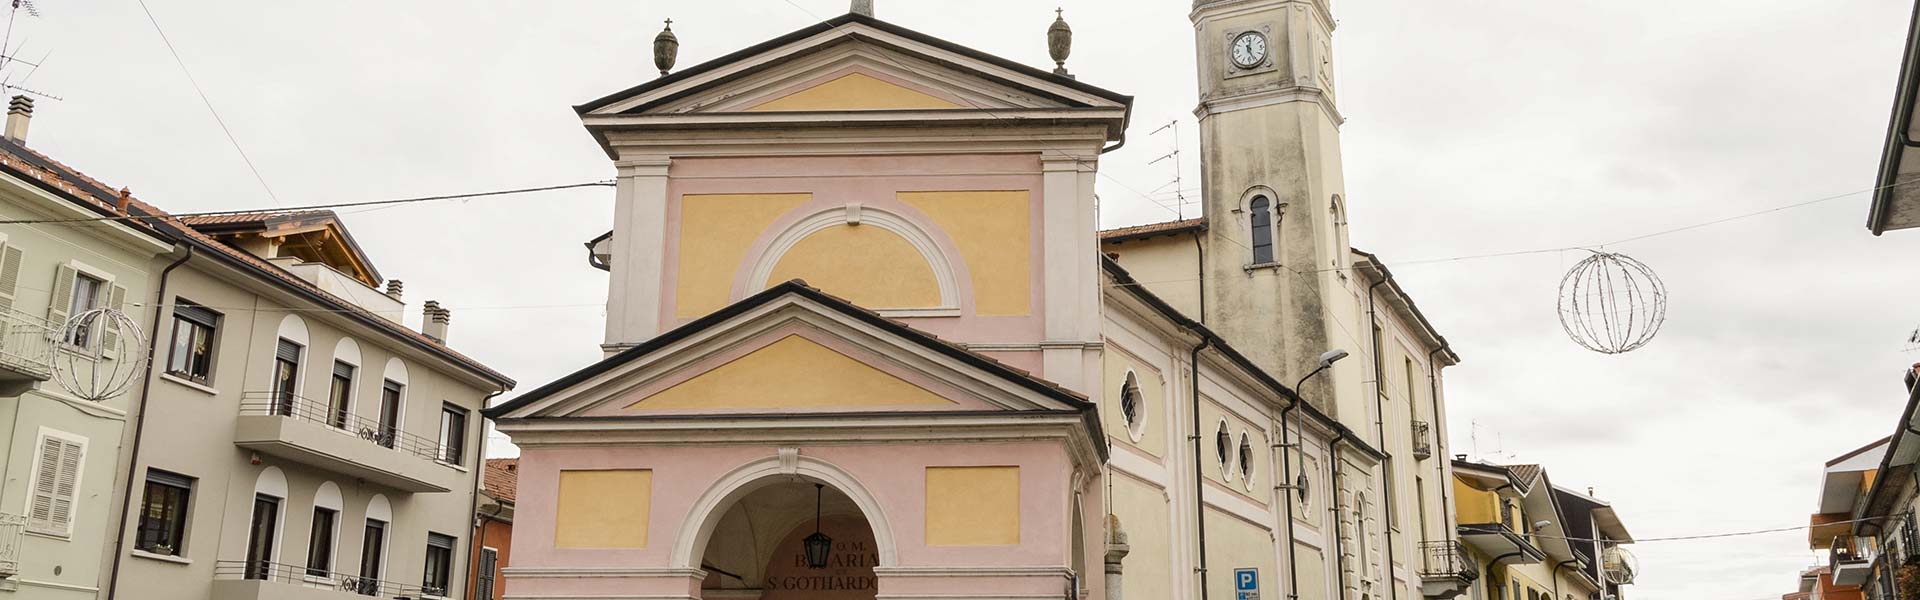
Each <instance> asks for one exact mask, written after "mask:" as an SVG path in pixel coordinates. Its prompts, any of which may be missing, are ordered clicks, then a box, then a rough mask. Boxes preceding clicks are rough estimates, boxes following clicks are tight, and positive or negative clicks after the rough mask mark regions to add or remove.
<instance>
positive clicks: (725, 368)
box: [600, 332, 960, 414]
mask: <svg viewBox="0 0 1920 600" xmlns="http://www.w3.org/2000/svg"><path fill="white" fill-rule="evenodd" d="M819 338H820V336H818V335H817V334H809V333H804V332H792V333H787V334H786V335H784V336H780V337H778V338H777V339H773V340H771V341H770V342H767V341H764V340H763V341H762V343H761V344H755V345H746V346H742V347H741V348H738V349H735V350H732V351H729V352H726V353H723V354H721V355H720V356H717V357H714V358H711V359H708V360H707V361H703V362H704V363H705V364H701V365H694V366H692V367H690V368H689V369H688V372H687V373H684V374H681V375H679V376H675V377H668V378H665V379H663V380H662V381H661V382H659V383H656V384H654V385H649V386H646V387H644V388H642V389H641V390H639V391H636V392H634V393H632V394H629V395H627V396H625V397H624V398H622V399H621V400H618V401H616V402H615V403H614V404H619V403H622V402H625V403H626V404H625V405H624V406H621V407H620V408H619V409H618V413H619V414H657V413H662V412H708V411H729V412H730V411H747V412H758V411H776V412H799V411H836V412H846V411H862V410H880V409H891V410H926V409H929V408H932V409H942V410H953V409H956V408H960V406H959V403H957V402H955V401H953V400H949V399H947V398H944V397H942V396H941V395H939V394H937V393H934V392H933V391H930V390H928V389H927V387H923V385H927V384H915V383H913V382H911V381H909V380H908V377H912V376H911V375H908V374H895V373H890V372H888V371H887V370H884V369H881V368H879V367H876V366H874V365H872V364H869V363H868V362H866V361H863V360H861V359H859V358H855V357H854V356H852V355H855V354H862V352H860V351H858V350H853V349H847V348H842V349H836V348H833V347H830V346H829V345H828V344H832V343H833V342H832V341H831V340H823V339H819ZM823 342H824V343H823ZM629 400H631V402H628V401H629ZM609 408H611V407H609ZM600 412H605V411H604V410H603V411H600Z"/></svg>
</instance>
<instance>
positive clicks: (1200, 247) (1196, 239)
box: [1193, 231, 1293, 410]
mask: <svg viewBox="0 0 1920 600" xmlns="http://www.w3.org/2000/svg"><path fill="white" fill-rule="evenodd" d="M1193 253H1194V254H1193V255H1194V256H1195V257H1196V258H1195V259H1194V260H1196V261H1197V262H1198V265H1199V267H1200V268H1199V269H1198V271H1199V273H1200V280H1199V281H1196V282H1194V285H1196V286H1199V291H1200V318H1199V319H1196V320H1197V321H1200V323H1201V324H1203V325H1204V324H1206V322H1207V246H1206V245H1205V244H1202V243H1200V232H1199V231H1195V232H1193ZM1287 409H1288V410H1292V409H1293V408H1292V407H1288V408H1287Z"/></svg>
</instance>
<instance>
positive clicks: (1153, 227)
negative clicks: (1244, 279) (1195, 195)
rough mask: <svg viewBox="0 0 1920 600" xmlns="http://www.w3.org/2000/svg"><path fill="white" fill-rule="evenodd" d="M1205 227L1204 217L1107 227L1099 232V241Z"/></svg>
mask: <svg viewBox="0 0 1920 600" xmlns="http://www.w3.org/2000/svg"><path fill="white" fill-rule="evenodd" d="M1206 228H1207V219H1206V218H1205V217H1200V218H1194V219H1186V220H1181V221H1166V222H1163V223H1148V224H1146V225H1134V226H1132V227H1121V228H1119V229H1108V230H1105V231H1102V232H1100V241H1101V243H1107V244H1112V243H1118V242H1125V241H1131V240H1139V239H1146V238H1150V237H1153V236H1156V235H1168V234H1173V233H1185V232H1188V231H1200V230H1204V229H1206Z"/></svg>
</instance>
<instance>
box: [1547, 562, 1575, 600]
mask: <svg viewBox="0 0 1920 600" xmlns="http://www.w3.org/2000/svg"><path fill="white" fill-rule="evenodd" d="M1577 562H1580V559H1578V558H1575V559H1572V560H1563V561H1560V563H1559V564H1556V565H1553V570H1552V571H1548V572H1547V574H1549V575H1552V576H1553V598H1554V599H1555V600H1557V599H1558V598H1559V597H1560V570H1561V569H1565V568H1567V565H1570V564H1573V563H1577Z"/></svg>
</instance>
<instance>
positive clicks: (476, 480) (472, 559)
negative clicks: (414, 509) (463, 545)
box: [428, 316, 507, 600]
mask: <svg viewBox="0 0 1920 600" xmlns="http://www.w3.org/2000/svg"><path fill="white" fill-rule="evenodd" d="M428 318H429V319H431V318H432V317H431V316H429V317H428ZM505 393H507V388H500V389H498V390H494V392H493V393H491V394H487V397H485V398H481V399H480V409H481V410H486V408H487V405H488V404H490V403H492V402H493V399H494V397H495V396H499V395H501V394H505ZM474 414H479V413H474ZM486 423H487V418H486V417H485V416H481V417H480V447H479V448H476V449H475V452H477V453H478V454H477V455H476V456H475V457H474V458H475V459H476V460H475V461H474V463H473V496H472V498H473V501H472V503H473V506H471V507H469V508H468V509H467V514H469V515H479V514H480V491H481V490H483V489H485V488H486V483H487V439H488V438H491V437H493V436H490V435H487V425H486ZM505 510H506V507H504V506H503V507H501V508H500V510H499V511H495V512H494V513H493V515H494V516H496V517H497V516H500V512H502V511H505ZM486 536H487V530H486V529H481V530H480V539H481V540H482V541H485V540H486ZM469 541H471V540H469ZM470 546H471V547H469V548H467V565H468V567H469V568H468V569H467V571H468V572H467V579H468V580H470V581H473V582H476V583H477V582H479V581H480V575H479V574H478V573H474V572H472V571H473V569H472V567H476V566H479V562H480V561H479V560H478V557H479V556H480V545H479V544H478V543H473V544H471V545H470ZM447 583H449V584H451V583H453V582H451V581H449V582H447ZM466 596H467V600H474V598H473V586H472V585H468V586H467V594H466Z"/></svg>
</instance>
